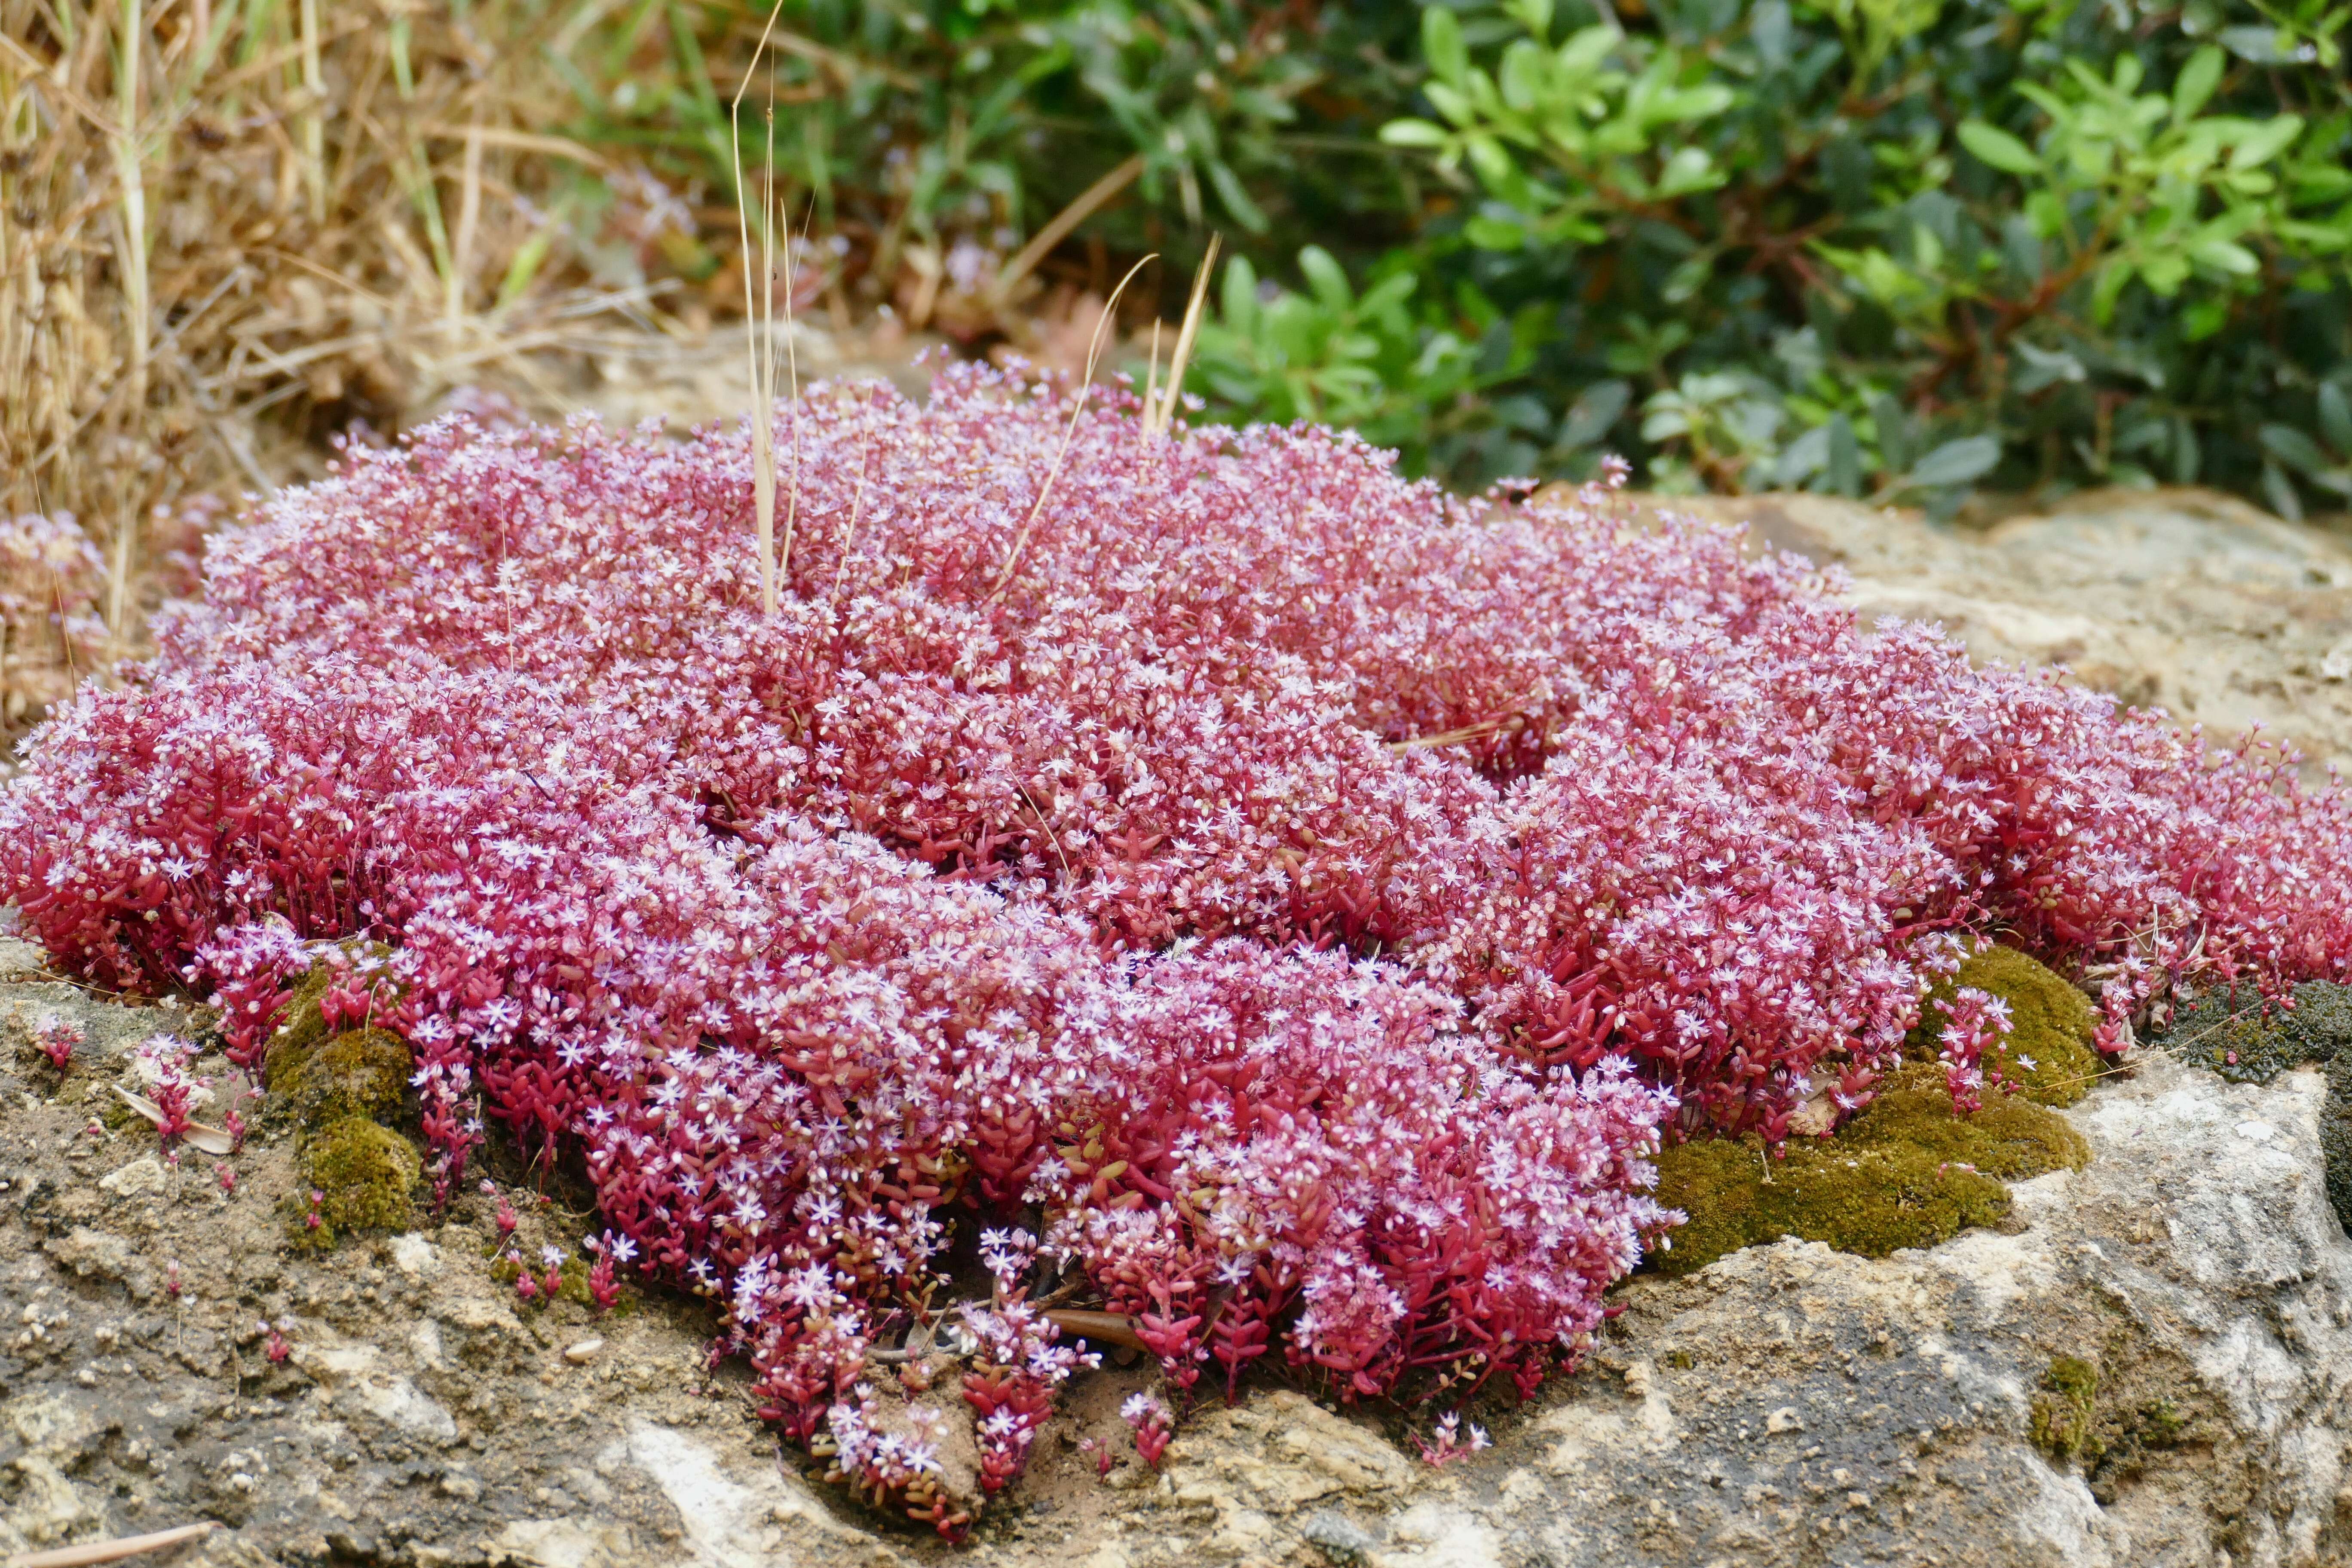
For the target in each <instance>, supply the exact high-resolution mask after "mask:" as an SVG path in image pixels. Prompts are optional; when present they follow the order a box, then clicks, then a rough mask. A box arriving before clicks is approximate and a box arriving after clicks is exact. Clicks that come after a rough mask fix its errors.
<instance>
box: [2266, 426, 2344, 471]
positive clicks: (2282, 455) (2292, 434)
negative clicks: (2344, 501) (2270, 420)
mask: <svg viewBox="0 0 2352 1568" xmlns="http://www.w3.org/2000/svg"><path fill="white" fill-rule="evenodd" d="M2262 434H2263V449H2264V450H2265V451H2267V452H2269V453H2270V455H2271V456H2272V457H2273V458H2277V459H2278V460H2279V461H2280V462H2282V463H2284V464H2285V465H2286V466H2287V467H2288V468H2293V469H2294V470H2296V471H2297V472H2298V473H2305V474H2316V473H2319V472H2321V471H2322V470H2324V469H2326V468H2327V467H2328V466H2329V464H2328V461H2327V454H2326V453H2325V452H2323V451H2321V450H2320V449H2319V443H2318V442H2316V441H2315V440H2313V439H2312V438H2311V437H2308V436H2306V435H2305V434H2304V433H2303V432H2302V431H2300V430H2297V429H2295V428H2294V427H2293V426H2286V425H2265V426H2263V432H2262Z"/></svg>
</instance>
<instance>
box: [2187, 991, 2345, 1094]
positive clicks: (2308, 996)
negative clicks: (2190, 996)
mask: <svg viewBox="0 0 2352 1568" xmlns="http://www.w3.org/2000/svg"><path fill="white" fill-rule="evenodd" d="M2156 1043H2157V1044H2158V1046H2160V1047H2163V1048H2164V1049H2165V1050H2167V1051H2168V1052H2170V1053H2171V1054H2172V1055H2173V1056H2175V1057H2178V1058H2179V1059H2180V1060H2182V1061H2184V1062H2188V1063H2189V1064H2190V1065H2191V1066H2194V1067H2201V1068H2211V1069H2212V1070H2213V1071H2215V1072H2217V1073H2219V1074H2221V1076H2222V1077H2223V1078H2225V1079H2229V1080H2230V1081H2231V1083H2268V1082H2270V1081H2271V1079H2274V1078H2276V1077H2278V1075H2279V1074H2281V1073H2283V1072H2285V1071H2287V1070H2288V1069H2289V1068H2297V1067H2301V1066H2302V1065H2303V1064H2304V1063H2305V1062H2330V1061H2335V1060H2336V1059H2337V1058H2339V1057H2341V1056H2345V1055H2352V1052H2347V1050H2346V1048H2345V1047H2347V1046H2352V988H2347V987H2345V986H2342V985H2331V984H2326V983H2325V982H2323V981H2313V982H2310V983H2307V984H2302V985H2298V986H2296V987H2295V988H2294V1008H2293V1009H2292V1010H2289V1009H2286V1008H2283V1007H2279V1006H2276V1005H2272V1004H2271V1003H2268V1002H2266V1001H2264V1000H2263V995H2262V994H2261V993H2260V992H2258V991H2256V990H2254V989H2253V988H2252V986H2246V987H2242V988H2231V987H2227V986H2221V987H2216V988H2215V989H2213V990H2210V991H2207V992H2204V993H2202V994H2200V995H2199V996H2198V997H2197V998H2196V999H2195V1000H2194V1001H2192V1002H2190V1003H2188V1004H2187V1005H2181V1006H2177V1007H2175V1008H2174V1009H2173V1014H2172V1022H2171V1026H2170V1027H2168V1028H2167V1029H2166V1030H2165V1032H2164V1033H2163V1034H2162V1035H2161V1036H2160V1037H2158V1039H2157V1041H2156Z"/></svg>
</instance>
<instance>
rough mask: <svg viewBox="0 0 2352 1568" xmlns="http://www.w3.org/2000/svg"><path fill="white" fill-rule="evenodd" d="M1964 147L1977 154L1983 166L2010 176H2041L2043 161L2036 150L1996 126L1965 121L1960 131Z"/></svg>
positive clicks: (1961, 142) (1975, 121) (1978, 121)
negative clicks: (1988, 166) (1985, 164)
mask: <svg viewBox="0 0 2352 1568" xmlns="http://www.w3.org/2000/svg"><path fill="white" fill-rule="evenodd" d="M1959 136H1960V145H1961V146H1963V147H1965V148H1967V149H1968V150H1969V152H1970V153H1975V154H1976V156H1977V158H1978V160H1979V162H1980V163H1988V164H1990V165H1991V166H1992V167H1993V168H1996V169H1999V170H2000V171H2001V172H2002V173H2003V174H2040V173H2041V172H2042V160H2041V159H2040V158H2039V157H2037V156H2035V154H2034V152H2033V149H2032V148H2031V147H2028V146H2027V145H2026V144H2025V143H2024V142H2020V141H2019V140H2018V139H2017V138H2016V137H2014V136H2011V134H2010V133H2009V132H2006V131H2003V130H2000V129H1999V128H1998V127H1996V126H1991V125H1987V124H1986V123H1985V122H1984V121H1981V120H1970V121H1964V122H1963V123H1962V124H1961V126H1960V131H1959Z"/></svg>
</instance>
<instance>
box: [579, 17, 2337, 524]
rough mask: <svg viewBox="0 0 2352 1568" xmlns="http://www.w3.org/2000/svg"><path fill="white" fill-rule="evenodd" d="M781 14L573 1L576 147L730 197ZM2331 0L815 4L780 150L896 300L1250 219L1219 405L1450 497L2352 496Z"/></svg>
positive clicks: (1185, 238)
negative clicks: (750, 106) (964, 265)
mask: <svg viewBox="0 0 2352 1568" xmlns="http://www.w3.org/2000/svg"><path fill="white" fill-rule="evenodd" d="M765 15H766V13H765V9H764V7H761V8H758V9H753V8H751V7H749V6H745V5H689V4H687V3H685V0H635V4H634V5H629V6H627V7H625V8H622V9H616V10H614V11H613V12H612V13H611V14H609V15H607V16H604V18H603V19H602V20H601V21H600V22H599V23H598V25H597V26H595V27H593V29H582V30H581V32H580V33H579V35H578V37H572V38H570V39H569V40H568V42H567V47H568V50H569V53H568V55H567V57H566V58H567V61H568V62H569V63H570V64H572V67H573V68H574V75H575V78H576V81H577V90H578V93H579V98H580V110H581V117H582V125H581V127H580V129H581V133H582V134H583V135H586V136H590V137H593V138H594V139H597V140H599V141H602V142H605V143H607V144H614V143H621V144H628V145H633V146H635V147H636V148H638V149H639V150H640V151H641V152H642V153H645V154H646V155H647V156H648V157H650V158H651V159H653V160H654V161H655V162H656V166H661V167H665V168H667V170H668V172H670V173H672V174H685V175H688V177H692V176H694V175H695V174H699V175H700V177H701V178H703V179H704V180H705V181H706V182H708V183H709V184H710V185H711V186H713V187H718V186H722V185H724V184H726V183H727V181H728V180H729V179H730V171H731V170H732V168H733V164H732V163H731V161H730V157H729V153H728V121H727V112H728V111H727V108H726V98H727V96H728V93H729V86H728V84H729V83H730V81H731V75H730V73H731V72H733V71H737V70H740V62H741V61H742V60H743V59H744V58H749V53H750V47H751V43H752V41H753V40H754V39H756V37H758V34H759V31H760V28H761V24H762V22H763V21H764V19H765ZM2347 15H2352V6H2347V5H2344V4H2340V3H2332V0H2189V3H2188V4H2185V5H2180V4H2168V3H2166V0H2146V3H2140V0H2083V3H2080V4H2068V3H2067V0H2048V3H2043V0H1821V3H1812V0H1443V3H1442V4H1431V5H1402V4H1401V5H1355V6H1349V5H1337V4H1332V5H1311V4H1303V3H1291V4H1265V3H1244V0H1151V3H1140V0H1058V3H1056V0H876V3H871V4H852V3H849V0H786V4H785V5H784V6H783V8H782V14H781V16H780V17H779V20H778V23H777V26H778V28H779V29H780V32H779V34H778V35H777V44H776V50H775V60H776V63H775V65H774V67H773V69H772V73H771V74H772V81H773V84H774V93H775V100H776V104H777V109H776V114H775V120H774V127H775V129H774V132H773V143H772V144H773V146H774V149H775V177H776V178H777V180H778V181H779V182H780V183H781V184H782V185H783V186H785V187H786V188H787V189H788V190H790V191H791V192H792V193H793V194H794V199H798V200H802V201H803V202H804V203H805V204H806V205H807V207H808V209H809V210H812V211H814V214H815V219H814V222H815V226H816V229H817V230H818V232H819V233H820V234H826V235H831V236H837V237H841V238H842V240H843V242H844V244H845V245H846V244H850V243H853V242H854V244H855V246H856V250H857V254H858V255H859V256H860V257H861V258H863V263H862V267H861V272H860V276H861V278H862V279H864V286H865V287H866V289H867V291H868V292H869V294H870V295H872V296H873V297H874V298H876V299H877V300H878V299H880V298H883V297H885V295H886V294H887V286H888V279H890V278H891V277H893V276H894V275H895V274H896V272H897V271H898V268H899V267H900V265H901V263H902V261H903V260H904V258H906V256H908V254H910V253H911V252H913V251H916V250H921V251H923V252H924V253H925V254H927V255H930V256H934V257H936V256H938V255H940V254H943V253H945V252H946V251H947V250H948V249H950V248H951V247H955V246H957V245H959V244H961V245H962V246H964V247H965V252H966V254H979V255H982V256H983V257H984V258H987V259H988V260H989V262H990V263H991V264H992V263H993V261H994V260H995V258H1001V257H1003V256H1004V255H1006V254H1008V253H1010V252H1011V251H1012V250H1013V248H1015V247H1017V246H1018V244H1019V243H1020V241H1021V240H1022V239H1023V238H1024V237H1026V236H1027V235H1029V234H1031V233H1034V231H1035V230H1036V229H1037V228H1038V227H1039V226H1042V225H1044V224H1045V223H1046V222H1047V221H1048V220H1049V219H1050V218H1051V217H1052V216H1054V215H1055V213H1057V212H1059V211H1061V210H1062V209H1063V207H1064V206H1065V205H1066V204H1068V203H1069V202H1070V201H1071V200H1072V199H1073V198H1074V197H1076V195H1078V193H1080V192H1081V191H1082V190H1084V189H1085V188H1086V187H1087V185H1089V184H1091V183H1093V182H1094V181H1095V180H1097V179H1098V178H1099V177H1101V176H1102V175H1103V174H1105V173H1106V172H1108V171H1110V170H1112V169H1113V168H1115V167H1116V166H1117V165H1118V164H1119V163H1121V162H1122V161H1123V160H1126V159H1128V158H1129V157H1130V156H1138V155H1139V157H1140V159H1141V163H1142V168H1141V173H1140V175H1139V178H1138V180H1137V181H1136V182H1135V184H1134V185H1133V187H1132V188H1131V189H1130V190H1129V191H1128V192H1127V193H1126V194H1125V195H1123V197H1122V198H1121V199H1119V200H1118V201H1115V202H1113V203H1112V204H1110V205H1107V206H1105V207H1104V208H1103V209H1102V210H1100V211H1099V212H1097V214H1095V215H1094V216H1092V217H1091V218H1090V219H1089V220H1088V221H1087V223H1086V224H1085V225H1084V226H1083V227H1082V228H1081V230H1080V235H1081V237H1089V236H1090V237H1094V238H1096V239H1097V240H1099V241H1100V242H1101V243H1102V244H1103V245H1104V246H1105V247H1107V248H1108V250H1109V251H1111V252H1113V253H1116V254H1117V255H1119V256H1137V255H1140V254H1142V253H1143V252H1144V251H1145V250H1147V249H1155V250H1159V251H1160V252H1162V253H1163V254H1164V255H1166V256H1167V257H1168V258H1169V264H1170V265H1169V268H1168V272H1167V277H1168V278H1169V279H1170V280H1171V281H1170V284H1169V285H1168V286H1167V287H1166V288H1164V289H1163V300H1164V301H1166V302H1167V303H1168V304H1169V305H1170V307H1171V309H1173V308H1178V307H1181V289H1182V286H1183V283H1184V279H1185V269H1186V268H1188V267H1189V265H1190V262H1191V260H1192V258H1194V257H1196V256H1197V255H1198V254H1199V252H1200V249H1201V247H1202V246H1203V245H1204V244H1205V242H1206V240H1207V237H1208V236H1209V234H1210V232H1211V231H1212V230H1221V231H1223V233H1224V235H1225V237H1226V240H1227V244H1228V250H1227V255H1228V256H1229V257H1231V258H1232V259H1231V260H1230V261H1229V262H1227V263H1226V264H1225V266H1224V268H1223V276H1222V277H1221V278H1220V279H1218V284H1217V289H1216V291H1215V293H1214V296H1213V298H1215V299H1216V300H1218V301H1219V309H1218V310H1217V311H1216V313H1215V318H1214V320H1213V323H1212V325H1211V327H1210V329H1209V330H1208V331H1206V332H1205V333H1204V334H1203V342H1202V346H1201V352H1200V354H1199V356H1198V358H1197V360H1196V362H1195V365H1196V368H1195V371H1194V374H1193V376H1192V379H1191V380H1190V382H1189V383H1188V384H1189V386H1190V388H1191V390H1192V391H1194V392H1196V393H1198V394H1200V395H1202V396H1203V397H1204V398H1205V399H1206V401H1207V403H1208V404H1209V405H1210V406H1211V407H1212V408H1213V410H1215V411H1216V412H1217V413H1219V414H1220V415H1222V416H1237V417H1252V418H1273V419H1289V418H1294V417H1315V418H1320V419H1325V420H1328V421H1331V422H1333V423H1339V424H1347V425H1352V426H1358V427H1360V428H1361V429H1362V430H1364V431H1365V432H1366V433H1367V434H1368V435H1369V436H1370V437H1373V438H1374V439H1376V440H1378V441H1381V442H1382V443H1384V444H1389V445H1393V446H1396V447H1401V448H1402V450H1403V451H1404V453H1405V455H1406V460H1407V462H1408V463H1409V464H1410V465H1411V466H1412V467H1413V468H1416V469H1419V470H1423V471H1429V472H1435V473H1439V474H1442V475H1444V476H1445V477H1447V478H1449V479H1453V480H1454V481H1456V482H1458V483H1470V484H1476V483H1482V482H1485V481H1487V480H1490V479H1496V478H1499V477H1503V476H1512V475H1544V476H1550V475H1555V474H1569V475H1576V474H1580V473H1583V472H1586V471H1589V470H1590V469H1591V468H1592V467H1593V466H1594V465H1595V464H1596V463H1597V461H1598V458H1599V455H1600V454H1601V453H1602V452H1603V451H1619V452H1622V453H1624V454H1625V455H1627V456H1628V457H1630V458H1633V460H1634V462H1635V463H1636V465H1637V468H1638V469H1640V470H1641V471H1642V473H1643V479H1645V480H1646V482H1648V483H1651V484H1653V485H1656V486H1660V487H1663V488H1668V489H1673V488H1686V489H1766V488H1775V487H1792V486H1801V487H1809V488H1812V489H1822V490H1831V491H1836V492H1839V493H1843V494H1847V495H1853V496H1863V497H1870V498H1875V499H1882V500H1912V501H1918V502H1923V503H1925V504H1927V505H1928V506H1929V507H1930V508H1931V510H1951V509H1952V508H1954V507H1956V506H1957V505H1958V502H1959V501H1960V500H1961V499H1962V498H1964V497H1965V495H1966V494H1967V493H1968V492H1969V490H1970V489H1972V488H1975V487H1988V488H1994V489H2006V490H2025V489H2039V490H2043V491H2049V490H2053V489H2063V488H2065V487H2071V486H2078V485H2084V484H2096V483H2118V482H2120V483H2129V484H2139V483H2153V482H2165V481H2183V482H2186V481H2200V482H2204V483H2210V484H2216V485H2221V486H2223V487H2226V488H2230V489H2236V490H2239V491H2242V492H2244V493H2247V494H2250V495H2252V496H2254V497H2256V498H2257V499H2259V500H2263V501H2264V502H2265V503H2267V504H2268V505H2270V506H2272V507H2273V508H2274V509H2275V510H2280V511H2282V512H2284V513H2287V514H2289V515H2299V514H2301V513H2302V512H2304V511H2305V510H2314V509H2326V510H2336V509H2340V508H2342V507H2343V506H2344V505H2345V504H2346V501H2347V497H2352V353H2347V349H2352V278H2347V257H2352V77H2347V67H2346V62H2345V58H2344V54H2343V50H2342V44H2341V36H2342V33H2343V31H2344V27H2345V24H2346V21H2347ZM728 61H732V62H733V63H732V64H727V63H725V62H728ZM763 90H764V89H763ZM767 134H768V133H767V132H765V131H764V130H763V129H762V128H761V126H759V125H756V124H747V126H746V129H745V134H744V140H745V142H747V143H748V144H750V145H752V146H760V145H763V144H765V143H766V141H767ZM933 265H937V263H936V262H934V263H933Z"/></svg>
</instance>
